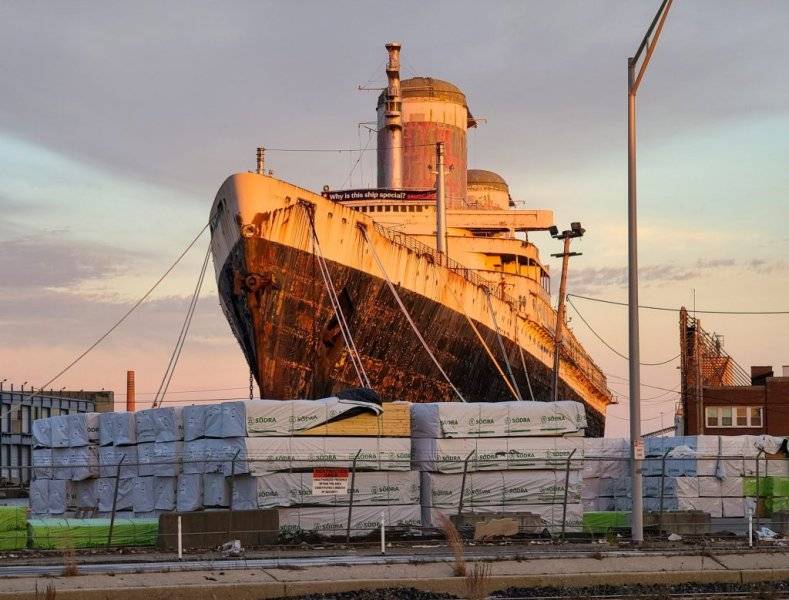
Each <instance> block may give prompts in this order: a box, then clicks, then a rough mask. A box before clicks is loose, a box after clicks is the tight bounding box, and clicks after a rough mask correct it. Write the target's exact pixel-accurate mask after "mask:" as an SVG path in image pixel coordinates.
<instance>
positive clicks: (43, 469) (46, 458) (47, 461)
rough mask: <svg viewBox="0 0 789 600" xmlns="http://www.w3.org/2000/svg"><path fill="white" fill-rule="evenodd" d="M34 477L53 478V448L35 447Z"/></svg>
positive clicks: (33, 453)
mask: <svg viewBox="0 0 789 600" xmlns="http://www.w3.org/2000/svg"><path fill="white" fill-rule="evenodd" d="M32 456H33V479H52V477H53V472H52V464H53V461H52V448H33V452H32Z"/></svg>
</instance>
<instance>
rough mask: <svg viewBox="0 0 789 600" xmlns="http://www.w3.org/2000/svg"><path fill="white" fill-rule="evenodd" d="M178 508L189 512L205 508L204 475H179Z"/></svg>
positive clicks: (179, 510) (180, 510)
mask: <svg viewBox="0 0 789 600" xmlns="http://www.w3.org/2000/svg"><path fill="white" fill-rule="evenodd" d="M175 502H176V510H177V511H178V512H189V511H193V510H201V509H202V508H203V506H204V505H203V476H202V475H193V474H182V475H180V476H179V477H178V489H177V490H176V500H175Z"/></svg>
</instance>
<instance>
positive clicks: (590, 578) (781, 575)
mask: <svg viewBox="0 0 789 600" xmlns="http://www.w3.org/2000/svg"><path fill="white" fill-rule="evenodd" d="M785 580H789V568H787V569H770V570H725V569H716V570H711V571H673V572H668V571H641V572H631V573H573V574H566V575H553V574H552V575H497V576H492V577H491V578H490V580H489V582H488V585H487V589H486V591H487V592H488V593H490V592H493V591H496V590H502V589H506V588H508V587H527V588H528V587H556V586H563V587H586V586H594V585H603V584H605V585H635V584H647V585H649V584H652V585H655V584H663V585H672V584H679V583H733V584H737V583H758V582H764V581H785ZM47 581H50V582H53V583H55V587H56V589H57V582H58V581H59V579H51V580H39V582H40V586H39V598H40V597H41V594H42V592H43V591H44V588H45V587H46V583H47ZM398 587H413V588H417V589H419V590H422V591H426V592H439V593H442V592H443V593H448V594H455V595H457V596H462V595H463V593H464V592H465V582H464V580H463V578H461V577H436V578H429V579H340V580H335V581H325V580H322V581H299V582H260V583H216V584H212V585H205V584H199V585H193V586H192V585H190V586H178V587H174V586H173V587H159V588H150V587H128V588H112V589H69V590H64V589H57V598H58V600H107V598H112V599H113V600H203V599H206V600H213V599H215V598H217V597H230V595H231V594H232V598H233V600H259V599H265V598H278V597H296V596H300V595H304V594H318V593H338V592H352V591H359V590H373V589H380V588H398ZM35 598H36V595H35V592H33V591H30V592H0V600H35Z"/></svg>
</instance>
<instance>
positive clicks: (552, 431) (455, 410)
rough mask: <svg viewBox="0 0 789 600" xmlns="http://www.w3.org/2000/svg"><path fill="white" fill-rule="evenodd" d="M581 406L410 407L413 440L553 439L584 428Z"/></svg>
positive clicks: (492, 404) (449, 404) (464, 404)
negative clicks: (543, 437) (530, 437)
mask: <svg viewBox="0 0 789 600" xmlns="http://www.w3.org/2000/svg"><path fill="white" fill-rule="evenodd" d="M586 426H587V423H586V411H585V409H584V406H583V404H581V403H580V402H574V401H570V400H566V401H561V402H435V403H418V404H412V405H411V434H412V437H414V438H418V437H424V438H467V437H520V436H554V435H563V434H566V433H573V432H576V431H579V430H581V429H584V428H586Z"/></svg>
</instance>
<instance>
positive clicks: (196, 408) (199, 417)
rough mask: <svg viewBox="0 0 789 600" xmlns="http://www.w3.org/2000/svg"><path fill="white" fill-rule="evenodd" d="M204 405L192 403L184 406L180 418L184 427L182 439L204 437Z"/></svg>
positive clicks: (188, 439) (188, 440)
mask: <svg viewBox="0 0 789 600" xmlns="http://www.w3.org/2000/svg"><path fill="white" fill-rule="evenodd" d="M205 417H206V405H204V404H192V405H190V406H184V407H183V410H182V411H181V418H182V422H183V429H184V438H183V439H184V441H185V442H191V441H192V440H198V439H200V438H202V437H205Z"/></svg>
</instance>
